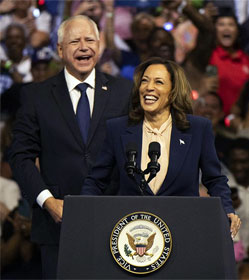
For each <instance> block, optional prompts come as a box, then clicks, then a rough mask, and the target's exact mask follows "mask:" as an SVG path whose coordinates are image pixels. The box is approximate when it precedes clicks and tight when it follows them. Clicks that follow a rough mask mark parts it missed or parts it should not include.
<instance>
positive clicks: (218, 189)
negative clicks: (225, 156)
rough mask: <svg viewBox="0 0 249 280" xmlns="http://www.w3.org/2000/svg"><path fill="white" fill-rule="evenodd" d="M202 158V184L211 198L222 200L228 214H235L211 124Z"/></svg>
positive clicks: (206, 135)
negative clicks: (222, 173)
mask: <svg viewBox="0 0 249 280" xmlns="http://www.w3.org/2000/svg"><path fill="white" fill-rule="evenodd" d="M202 143H203V144H202V150H201V158H200V167H201V171H202V183H203V185H204V186H205V187H207V189H208V193H209V194H210V195H211V196H217V197H220V198H221V201H222V204H223V207H224V210H225V211H226V213H234V209H233V206H232V200H231V191H230V188H229V186H228V184H227V181H228V179H227V177H226V176H224V175H221V166H220V162H219V159H218V157H217V153H216V150H215V145H214V136H213V131H212V124H211V122H209V121H208V122H206V127H205V130H204V135H203V142H202Z"/></svg>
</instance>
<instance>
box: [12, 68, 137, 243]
mask: <svg viewBox="0 0 249 280" xmlns="http://www.w3.org/2000/svg"><path fill="white" fill-rule="evenodd" d="M131 87H132V83H131V82H130V81H128V80H125V79H122V78H114V77H112V76H110V75H106V74H103V73H100V72H98V71H96V83H95V93H94V107H93V114H92V118H91V123H90V130H89V133H88V140H87V143H86V145H85V144H84V142H83V140H82V137H81V133H80V129H79V127H78V123H77V120H76V117H75V113H74V110H73V106H72V102H71V99H70V96H69V92H68V88H67V84H66V80H65V77H64V71H62V72H60V73H59V74H58V75H56V76H54V77H52V78H50V79H48V80H46V81H44V82H42V83H33V84H31V85H29V86H27V87H24V88H23V92H22V98H21V102H22V106H21V108H20V110H19V112H18V114H17V121H16V124H15V126H14V129H13V138H14V139H13V142H12V146H11V156H10V164H11V167H12V170H13V174H14V177H15V179H16V180H17V182H18V184H19V185H20V187H21V189H22V191H23V193H24V194H25V195H26V197H27V199H28V201H29V202H30V204H31V205H32V206H33V220H32V240H33V241H36V242H38V243H43V244H55V243H58V242H59V231H60V227H59V225H58V224H56V223H55V222H54V221H53V219H52V218H51V216H50V215H49V213H48V212H47V211H46V210H43V209H41V207H40V206H38V204H36V198H37V196H38V194H39V193H40V192H41V191H43V190H44V189H49V190H50V192H51V193H52V194H53V196H54V197H55V198H58V199H63V198H64V196H65V195H78V194H80V191H81V187H82V184H83V181H84V178H85V177H86V175H87V174H88V172H89V170H90V169H91V167H92V165H93V163H94V161H95V158H96V155H97V153H98V151H99V150H100V147H101V145H102V143H103V141H104V138H105V133H106V120H107V119H109V118H114V117H118V116H122V115H126V114H127V112H128V107H129V98H130V92H131ZM36 158H39V163H40V170H38V169H37V168H36V166H35V164H34V162H35V159H36Z"/></svg>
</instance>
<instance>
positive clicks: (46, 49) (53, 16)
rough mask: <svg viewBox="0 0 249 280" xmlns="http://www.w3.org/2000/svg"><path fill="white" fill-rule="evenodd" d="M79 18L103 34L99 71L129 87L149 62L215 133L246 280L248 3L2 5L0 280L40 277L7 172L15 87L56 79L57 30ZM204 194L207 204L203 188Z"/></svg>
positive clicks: (168, 0)
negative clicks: (182, 91) (157, 60)
mask: <svg viewBox="0 0 249 280" xmlns="http://www.w3.org/2000/svg"><path fill="white" fill-rule="evenodd" d="M80 14H84V15H87V16H89V17H90V18H91V19H92V20H94V21H95V22H96V24H97V25H98V27H99V30H100V42H101V55H100V58H99V62H98V65H97V67H98V68H99V69H100V70H101V71H103V72H107V73H109V74H111V75H114V76H118V75H120V76H123V77H125V78H127V79H130V80H132V79H133V73H134V70H135V68H136V66H137V65H138V64H139V63H140V62H142V61H143V60H145V59H147V58H149V57H152V56H160V57H163V58H167V59H169V60H173V61H175V62H177V63H178V64H180V65H181V66H182V67H183V69H184V70H185V73H186V75H187V78H188V79H189V82H190V84H191V87H192V100H193V109H194V114H196V115H200V116H203V117H206V118H209V119H210V120H211V121H212V124H213V132H214V134H215V145H216V149H217V154H218V156H219V158H220V161H221V166H222V172H223V174H225V175H226V176H227V177H228V178H229V182H228V183H229V186H230V187H231V190H232V199H233V202H234V208H235V209H236V212H237V213H238V214H239V216H240V218H241V220H242V226H241V230H240V232H239V235H238V237H237V238H236V240H234V249H235V258H236V262H237V265H238V272H239V277H240V279H249V0H243V1H237V0H224V1H223V0H219V1H218V0H217V1H215V0H213V1H209V0H186V1H185V0H161V1H160V0H132V1H125V0H65V1H59V0H53V1H51V0H37V1H35V0H12V1H11V0H2V1H0V39H1V41H0V63H1V76H0V97H1V176H0V183H1V184H0V215H1V216H0V218H1V228H0V231H1V276H2V278H3V279H10V278H12V279H14V278H16V279H17V278H23V279H35V278H40V277H41V271H40V258H39V250H38V249H37V247H36V245H35V244H32V243H31V242H30V241H29V235H30V224H31V215H32V213H31V210H30V209H29V206H28V205H27V203H26V200H25V197H23V196H22V194H21V192H20V189H19V187H18V185H17V183H16V182H15V178H13V177H12V174H11V170H10V167H9V164H8V152H9V147H10V142H11V128H12V124H13V122H14V120H15V114H16V111H17V109H18V107H19V93H20V90H21V88H22V87H23V86H24V85H26V84H28V83H32V82H41V81H43V80H45V79H47V78H49V77H51V76H53V75H54V74H56V73H58V72H59V71H60V70H62V68H63V65H62V63H61V61H60V59H59V57H58V55H57V51H56V42H57V28H58V26H59V25H60V23H61V22H62V20H64V19H66V18H68V17H70V16H74V15H80ZM37 164H38V165H39V162H37ZM200 194H201V195H203V196H208V193H207V192H206V190H205V188H204V187H203V186H202V185H201V182H200Z"/></svg>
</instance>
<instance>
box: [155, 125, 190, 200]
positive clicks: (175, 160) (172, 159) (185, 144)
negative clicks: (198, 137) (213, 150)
mask: <svg viewBox="0 0 249 280" xmlns="http://www.w3.org/2000/svg"><path fill="white" fill-rule="evenodd" d="M191 137H192V136H191V135H190V134H187V133H184V132H181V131H180V130H178V129H177V128H176V126H175V125H174V123H173V125H172V132H171V141H170V155H169V168H168V172H167V176H166V178H165V180H164V182H163V184H162V187H161V188H160V190H159V192H158V195H160V194H161V193H163V192H164V191H165V189H166V188H167V187H169V186H170V185H171V184H172V183H173V181H174V180H175V178H176V177H177V175H178V173H179V171H180V170H181V167H182V164H183V162H184V159H185V157H186V155H187V152H188V150H189V147H190V144H191Z"/></svg>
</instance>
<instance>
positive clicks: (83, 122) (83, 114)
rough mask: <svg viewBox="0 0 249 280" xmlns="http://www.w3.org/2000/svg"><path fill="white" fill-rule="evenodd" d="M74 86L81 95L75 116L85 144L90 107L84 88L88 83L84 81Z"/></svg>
mask: <svg viewBox="0 0 249 280" xmlns="http://www.w3.org/2000/svg"><path fill="white" fill-rule="evenodd" d="M76 88H77V89H78V90H79V91H80V92H81V96H80V99H79V102H78V106H77V110H76V118H77V121H78V124H79V128H80V132H81V135H82V138H83V141H84V143H85V144H86V142H87V134H88V130H89V125H90V107H89V101H88V98H87V95H86V89H87V88H88V84H86V83H82V84H78V85H77V87H76Z"/></svg>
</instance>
